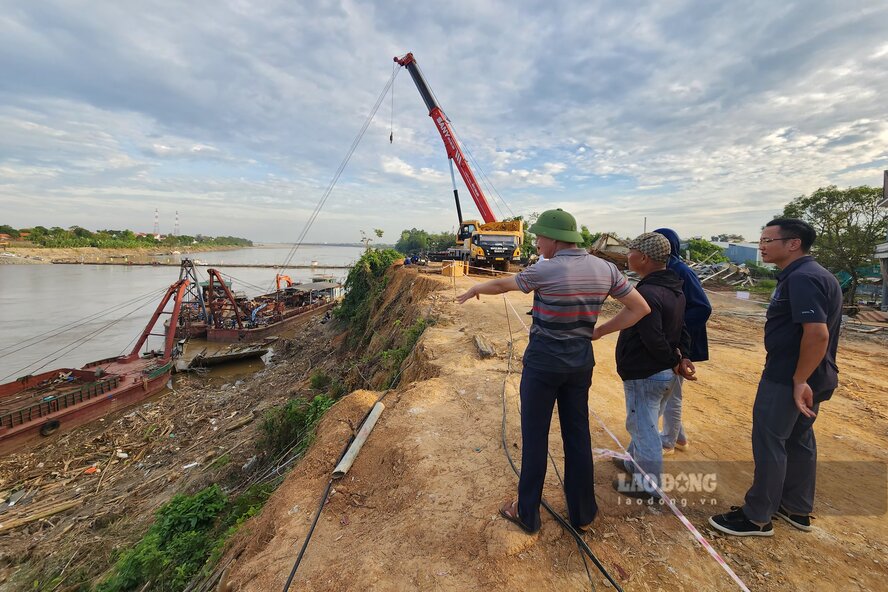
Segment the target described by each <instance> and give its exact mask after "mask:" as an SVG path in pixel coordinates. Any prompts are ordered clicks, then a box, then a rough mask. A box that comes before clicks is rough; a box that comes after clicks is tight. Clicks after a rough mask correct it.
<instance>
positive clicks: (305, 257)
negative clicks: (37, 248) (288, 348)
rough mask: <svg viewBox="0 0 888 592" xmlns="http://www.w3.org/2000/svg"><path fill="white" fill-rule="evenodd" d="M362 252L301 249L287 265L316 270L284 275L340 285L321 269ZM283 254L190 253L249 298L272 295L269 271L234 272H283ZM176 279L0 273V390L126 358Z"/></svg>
mask: <svg viewBox="0 0 888 592" xmlns="http://www.w3.org/2000/svg"><path fill="white" fill-rule="evenodd" d="M362 252H363V248H362V247H332V246H316V245H310V246H302V247H300V248H299V249H298V250H297V251H296V253H295V254H294V255H293V256H292V258H291V261H290V262H291V264H292V265H305V266H311V264H312V262H317V266H315V267H314V268H310V269H287V270H285V271H284V273H286V274H287V275H289V276H290V277H291V278H293V279H294V280H297V281H299V280H301V281H310V280H311V278H312V276H313V275H316V274H328V275H332V276H333V277H334V278H335V279H337V280H343V281H344V278H345V276H346V275H347V273H348V270H347V269H343V268H332V267H331V268H325V266H345V265H350V264H352V263H353V262H354V261H355V260H357V259H358V257H360V255H361V253H362ZM289 254H290V247H288V246H284V247H280V246H278V247H254V248H249V249H238V250H233V251H216V252H210V253H192V254H191V258H192V259H194V260H199V261H202V262H204V263H208V264H210V265H211V266H212V267H215V268H216V269H219V270H220V271H221V272H222V273H223V274H225V275H227V276H230V277H231V278H232V282H233V289H234V290H236V291H243V292H246V293H247V295H249V296H255V295H258V294H261V293H264V292H269V291H271V290H273V289H274V276H275V269H268V268H249V267H236V265H269V264H270V265H281V264H283V263H284V262H285V261H286V260H287V258H288V256H289ZM166 259H167V257H163V258H162V259H161V260H162V261H166ZM198 276H199V278H200V280H202V281H203V280H206V279H207V276H206V267H203V266H199V267H198ZM178 278H179V270H178V268H176V267H153V266H122V265H121V266H117V265H0V383H3V382H9V381H11V380H14V379H15V378H18V377H19V376H24V375H27V374H34V373H37V372H40V371H44V372H45V371H47V370H52V369H54V368H62V367H80V366H82V365H84V364H86V363H88V362H91V361H93V360H98V359H102V358H107V357H111V356H115V355H118V354H122V353H126V352H129V351H130V350H131V348H132V347H133V345H134V344H135V342H136V340H137V339H138V337H139V336H140V335H141V332H142V331H143V329H144V328H145V325H146V324H147V322H148V321H149V320H150V318H151V315H152V313H153V312H154V310H155V309H156V308H157V306H158V304H159V303H160V300H161V298H162V297H163V295H164V293H165V292H166V290H167V288H168V287H169V286H170V284H172V283H174V282H175V281H176V280H178ZM161 322H162V320H161ZM161 331H162V327H160V326H158V327H157V328H156V329H155V332H161ZM160 346H161V338H160V337H152V338H150V339H149V343H148V347H149V348H151V349H157V348H159V347H160ZM254 364H256V362H254ZM260 364H261V362H260Z"/></svg>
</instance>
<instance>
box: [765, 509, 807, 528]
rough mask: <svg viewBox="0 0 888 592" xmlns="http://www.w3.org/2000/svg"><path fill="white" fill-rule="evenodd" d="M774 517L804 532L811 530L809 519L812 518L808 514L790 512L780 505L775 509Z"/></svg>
mask: <svg viewBox="0 0 888 592" xmlns="http://www.w3.org/2000/svg"><path fill="white" fill-rule="evenodd" d="M774 517H775V518H782V519H783V520H786V521H787V522H789V524H790V525H792V526H794V527H796V528H798V529H799V530H804V531H805V532H811V530H813V529H812V528H811V520H813V518H812V517H811V516H809V515H808V514H790V513H789V511H788V510H787V509H786V508H784V507H783V506H780V507H779V508H778V509H777V513H776V514H774Z"/></svg>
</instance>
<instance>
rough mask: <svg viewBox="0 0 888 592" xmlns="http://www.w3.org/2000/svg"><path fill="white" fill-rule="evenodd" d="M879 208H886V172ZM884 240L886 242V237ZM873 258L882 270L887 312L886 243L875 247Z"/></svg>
mask: <svg viewBox="0 0 888 592" xmlns="http://www.w3.org/2000/svg"><path fill="white" fill-rule="evenodd" d="M879 206H880V207H883V208H888V171H885V174H884V177H883V179H882V201H880V202H879ZM885 240H886V241H888V236H886V237H885ZM873 256H874V257H875V258H876V259H878V260H879V266H880V267H881V270H882V310H884V311H888V242H884V243H881V244H878V245H876V252H875V253H874V254H873Z"/></svg>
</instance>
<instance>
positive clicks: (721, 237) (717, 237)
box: [709, 234, 746, 243]
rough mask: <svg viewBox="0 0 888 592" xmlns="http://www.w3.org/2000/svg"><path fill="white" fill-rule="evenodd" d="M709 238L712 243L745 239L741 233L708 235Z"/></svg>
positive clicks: (734, 241)
mask: <svg viewBox="0 0 888 592" xmlns="http://www.w3.org/2000/svg"><path fill="white" fill-rule="evenodd" d="M709 240H711V241H712V242H714V243H744V242H746V239H744V238H743V235H742V234H716V235H714V236H710V237H709Z"/></svg>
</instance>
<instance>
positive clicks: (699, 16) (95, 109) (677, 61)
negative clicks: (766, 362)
mask: <svg viewBox="0 0 888 592" xmlns="http://www.w3.org/2000/svg"><path fill="white" fill-rule="evenodd" d="M886 22H888V4H886V3H885V2H884V1H883V0H879V1H868V2H867V1H855V0H846V1H845V2H835V1H834V0H830V1H820V0H811V1H804V2H792V1H784V2H774V1H773V0H767V1H760V0H744V1H742V2H735V1H726V2H711V1H708V0H700V1H694V0H689V1H670V0H663V1H659V2H650V3H645V2H637V1H631V0H630V1H626V0H623V1H620V2H617V1H603V0H602V1H597V0H590V1H584V2H561V1H558V0H545V1H543V0H540V1H537V0H508V1H495V0H482V1H478V0H471V1H469V0H452V1H451V2H447V3H443V4H442V3H431V2H415V1H411V2H406V1H401V0H388V1H386V2H375V1H362V2H353V1H343V0H330V1H317V2H306V1H300V0H287V1H276V0H263V1H262V2H258V1H257V2H250V1H247V0H229V1H225V0H223V1H214V2H208V1H205V0H189V1H188V2H182V1H181V0H176V1H172V0H170V1H166V0H144V1H142V2H111V1H108V0H105V1H101V0H100V1H98V2H96V1H92V2H86V1H76V0H75V1H60V0H41V1H40V2H20V1H15V0H0V73H2V74H0V224H9V225H11V226H13V227H16V228H22V227H29V226H33V225H38V224H41V225H44V226H47V227H50V226H62V227H69V226H72V225H78V226H83V227H84V228H88V229H91V230H95V229H105V228H108V229H120V228H130V229H133V230H136V231H144V232H150V231H151V230H152V229H153V225H154V212H155V210H157V212H158V217H159V223H160V230H161V232H163V233H169V232H172V231H173V230H174V223H175V216H176V212H178V217H179V231H180V233H182V234H189V235H195V234H204V235H212V236H218V235H234V236H241V237H245V238H249V239H252V240H254V241H265V242H293V241H297V240H300V239H304V240H307V241H330V242H356V241H358V240H360V238H361V233H362V232H364V233H366V234H367V235H370V236H373V237H374V238H375V235H374V234H373V230H374V229H377V228H379V229H382V230H383V231H384V236H383V239H382V241H383V242H385V241H388V242H394V241H395V240H397V238H398V237H399V236H400V232H401V231H402V230H404V229H409V228H421V229H425V230H428V231H431V232H440V231H445V230H450V229H453V228H455V226H456V222H457V215H456V209H455V206H454V203H453V196H452V187H451V177H450V171H449V167H448V162H447V157H446V153H445V151H444V145H443V143H442V141H441V138H440V136H439V135H438V133H437V130H436V128H435V126H434V124H433V122H432V121H431V119H430V118H429V117H428V113H427V109H426V108H425V105H424V103H423V101H422V99H421V98H420V96H419V94H418V92H417V90H416V87H415V86H414V84H413V81H412V80H411V78H410V75H409V72H407V71H406V70H405V69H403V68H401V69H396V68H395V64H394V62H393V61H392V58H393V57H394V56H401V55H403V54H405V53H407V52H408V51H410V52H413V54H414V55H415V56H416V60H417V63H418V64H419V65H420V68H421V69H422V71H423V73H424V75H425V77H426V79H427V81H428V83H429V86H430V87H431V88H432V90H433V91H434V93H435V95H436V96H437V98H438V100H439V102H440V104H441V106H442V108H443V110H444V112H445V113H446V114H447V116H448V117H449V119H450V120H451V122H452V125H453V127H454V129H455V131H456V134H457V136H458V138H459V140H460V142H461V143H462V145H463V147H464V149H466V151H467V152H468V153H469V155H470V157H471V159H472V164H473V168H474V169H475V173H476V175H477V176H479V177H481V178H483V179H485V180H486V182H485V185H484V187H485V192H486V193H487V194H488V201H489V202H490V203H491V207H492V208H493V210H494V212H495V213H496V214H497V216H499V217H501V218H502V217H507V216H512V215H523V216H525V217H526V216H529V215H531V214H532V213H534V212H541V211H544V210H547V209H551V208H558V207H560V208H563V209H565V210H567V211H569V212H571V213H572V214H574V216H575V217H576V218H577V220H578V222H579V223H580V224H584V225H586V226H588V227H589V228H590V229H591V230H592V231H612V232H617V233H619V234H621V235H624V236H635V235H637V234H639V233H641V232H642V231H643V230H644V228H645V218H647V222H646V224H647V229H648V230H651V229H653V228H656V227H660V226H668V227H671V228H674V229H675V230H676V231H677V232H678V233H679V234H680V235H681V236H682V237H684V238H687V237H690V236H704V237H707V238H708V237H709V236H711V235H715V234H721V233H735V234H742V235H744V236H745V237H747V238H748V239H749V238H752V239H755V238H757V236H758V233H759V230H760V228H761V226H762V225H763V224H764V223H765V222H767V221H768V220H770V219H771V218H772V217H773V216H774V215H775V214H778V213H780V212H781V211H782V209H783V206H784V205H785V204H786V203H787V202H789V201H791V200H792V199H793V198H795V197H798V196H800V195H803V194H808V193H811V192H812V191H814V190H816V189H817V188H818V187H822V186H826V185H830V184H835V185H838V186H840V187H848V186H857V185H872V186H880V185H881V182H882V170H883V169H886V168H888V117H886V115H888V107H886V105H888V100H886V97H888V36H886V35H885V23H886ZM393 75H394V83H393V84H392V89H393V90H392V92H390V93H388V94H385V95H383V94H382V92H383V90H384V89H385V87H386V85H387V83H388V82H389V81H390V80H391V79H392V76H393ZM379 99H381V102H380V105H379V108H378V110H377V111H376V113H375V117H373V119H372V120H370V119H369V116H370V114H371V112H372V111H373V108H374V105H375V104H376V102H377V101H378V100H379ZM368 121H369V125H368V126H367V128H366V132H365V133H364V134H363V136H361V137H360V142H358V143H357V145H356V147H354V150H353V152H352V151H351V148H352V146H353V143H354V142H355V140H356V139H357V138H358V136H359V132H360V131H361V129H362V126H364V125H365V124H366V123H367V122H368ZM390 134H391V135H392V139H393V141H392V142H390V141H389V137H390ZM349 154H351V157H350V159H348V161H347V163H346V159H347V157H348V156H349ZM343 164H345V168H344V169H343V170H342V173H341V175H338V176H337V171H338V170H339V169H340V167H341V166H342V165H343ZM456 178H457V187H458V189H459V190H460V195H461V198H462V208H463V212H464V217H466V218H477V217H478V214H477V210H476V208H475V206H474V205H473V203H472V200H471V197H470V195H469V193H468V191H467V190H466V189H465V187H464V185H463V184H462V181H461V180H460V179H459V176H458V174H457V177H456ZM334 179H336V182H335V183H334V182H333V181H334ZM318 208H320V209H319V210H318Z"/></svg>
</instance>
